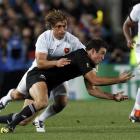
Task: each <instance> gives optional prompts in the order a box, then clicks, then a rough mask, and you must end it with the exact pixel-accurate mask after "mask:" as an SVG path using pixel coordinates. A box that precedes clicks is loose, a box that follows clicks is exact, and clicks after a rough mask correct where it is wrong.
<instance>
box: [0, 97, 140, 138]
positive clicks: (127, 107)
mask: <svg viewBox="0 0 140 140" xmlns="http://www.w3.org/2000/svg"><path fill="white" fill-rule="evenodd" d="M133 103H134V101H132V100H128V101H124V102H114V101H105V100H92V101H69V103H68V105H67V107H66V108H65V109H64V110H63V111H62V112H61V113H60V114H58V115H56V116H54V117H51V118H49V119H48V120H47V121H46V133H36V132H35V128H34V127H33V126H32V124H30V125H28V126H18V127H17V128H16V131H15V132H14V133H12V134H0V140H126V139H127V140H139V139H140V123H134V124H133V123H130V122H129V120H128V115H129V113H130V111H131V108H132V106H133ZM21 106H22V102H15V103H10V104H9V105H8V106H7V108H6V109H5V110H2V111H1V112H0V115H2V114H7V113H10V112H17V111H19V110H20V108H21ZM2 126H3V125H0V127H2Z"/></svg>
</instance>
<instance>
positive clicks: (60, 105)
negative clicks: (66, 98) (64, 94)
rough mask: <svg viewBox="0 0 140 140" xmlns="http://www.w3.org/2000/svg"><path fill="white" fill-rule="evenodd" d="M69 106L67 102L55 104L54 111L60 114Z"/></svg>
mask: <svg viewBox="0 0 140 140" xmlns="http://www.w3.org/2000/svg"><path fill="white" fill-rule="evenodd" d="M66 105H67V102H62V103H59V104H55V105H54V110H55V111H56V112H60V111H61V110H63V109H64V108H65V107H66Z"/></svg>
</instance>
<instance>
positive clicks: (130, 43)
mask: <svg viewBox="0 0 140 140" xmlns="http://www.w3.org/2000/svg"><path fill="white" fill-rule="evenodd" d="M134 44H135V41H134V40H127V47H128V48H130V49H134Z"/></svg>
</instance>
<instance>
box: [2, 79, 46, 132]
mask: <svg viewBox="0 0 140 140" xmlns="http://www.w3.org/2000/svg"><path fill="white" fill-rule="evenodd" d="M29 91H30V96H31V97H32V98H33V100H34V102H33V103H32V104H30V105H27V106H26V107H25V108H23V109H22V111H21V112H20V113H18V114H17V115H16V117H15V119H14V120H13V121H12V122H11V123H10V124H8V125H7V127H3V128H1V133H9V132H11V131H13V130H14V129H15V127H16V125H18V124H19V123H20V122H21V121H23V120H25V119H27V118H28V117H31V116H32V115H34V114H35V113H36V112H37V111H39V110H41V109H43V108H45V107H46V106H47V104H48V90H47V85H46V83H45V82H38V83H35V84H34V85H33V86H32V87H31V88H30V90H29Z"/></svg>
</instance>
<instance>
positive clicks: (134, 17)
mask: <svg viewBox="0 0 140 140" xmlns="http://www.w3.org/2000/svg"><path fill="white" fill-rule="evenodd" d="M136 25H138V40H137V42H136V48H135V51H136V59H137V63H138V65H140V2H139V3H138V4H136V5H134V6H133V9H132V10H131V12H130V15H129V16H128V17H127V19H126V20H125V22H124V24H123V33H124V36H125V38H126V41H127V46H128V47H129V48H130V49H133V46H134V45H133V43H135V42H134V41H133V36H132V32H131V31H132V29H133V28H134V26H136ZM138 67H139V66H138ZM138 70H139V68H138ZM129 119H130V121H132V122H140V88H138V91H137V95H136V100H135V104H134V107H133V109H132V111H131V113H130V116H129Z"/></svg>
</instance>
